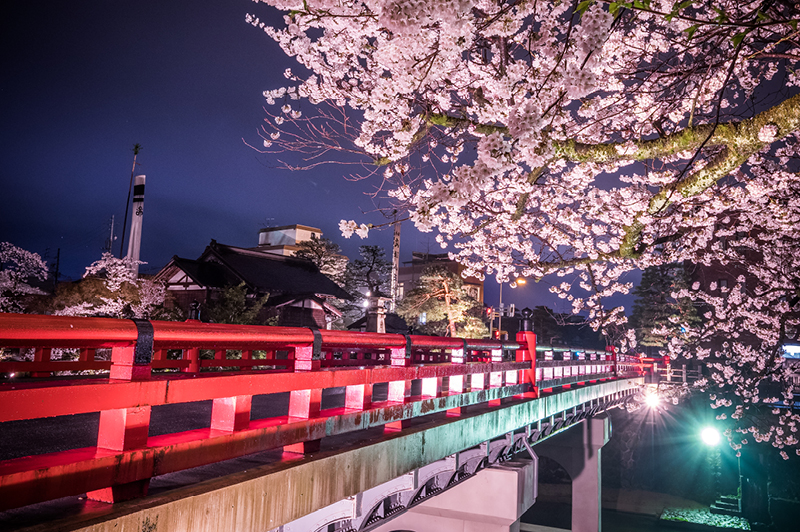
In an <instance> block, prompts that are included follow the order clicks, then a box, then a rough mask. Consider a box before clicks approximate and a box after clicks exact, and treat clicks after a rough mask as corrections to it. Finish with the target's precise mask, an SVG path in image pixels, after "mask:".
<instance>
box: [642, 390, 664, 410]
mask: <svg viewBox="0 0 800 532" xmlns="http://www.w3.org/2000/svg"><path fill="white" fill-rule="evenodd" d="M660 402H661V399H659V398H658V394H655V393H649V394H647V395H646V396H645V397H644V403H645V404H646V405H647V406H648V407H650V408H658V404H659V403H660Z"/></svg>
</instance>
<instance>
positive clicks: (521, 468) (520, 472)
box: [375, 459, 538, 532]
mask: <svg viewBox="0 0 800 532" xmlns="http://www.w3.org/2000/svg"><path fill="white" fill-rule="evenodd" d="M537 473H538V468H537V461H533V460H529V459H514V460H510V461H508V462H504V463H502V464H496V465H493V466H491V467H489V468H487V469H484V470H483V471H480V472H479V473H478V474H477V475H475V476H474V477H472V478H470V479H468V480H465V481H464V482H462V483H461V484H459V485H457V486H454V487H452V488H450V489H449V490H447V491H445V492H443V493H440V494H438V495H434V496H433V497H431V498H430V499H427V500H426V501H424V502H422V503H420V504H418V505H416V506H414V507H413V508H411V509H410V510H408V511H407V512H405V513H404V514H402V515H400V516H398V517H396V518H394V519H392V520H391V521H390V522H388V523H386V524H385V525H383V526H380V527H378V528H376V529H375V532H390V531H394V530H414V531H428V530H436V532H451V531H452V532H517V531H519V530H520V528H519V519H520V517H521V516H522V514H524V513H525V512H526V511H527V510H528V508H530V507H531V506H533V503H534V502H536V489H537Z"/></svg>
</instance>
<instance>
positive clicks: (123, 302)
mask: <svg viewBox="0 0 800 532" xmlns="http://www.w3.org/2000/svg"><path fill="white" fill-rule="evenodd" d="M135 263H136V262H135V261H133V260H132V259H129V258H122V259H118V258H116V257H115V256H114V255H112V254H111V253H103V256H102V257H101V258H100V260H97V261H95V262H94V263H92V264H91V265H90V266H88V267H87V268H86V272H85V273H84V275H83V277H84V281H82V282H89V283H91V284H92V285H96V286H92V288H91V289H88V290H81V291H80V294H79V299H80V301H73V300H72V299H73V298H71V297H69V294H67V295H65V294H61V298H58V297H57V300H56V301H55V302H54V306H55V307H56V310H55V314H57V315H60V316H106V317H112V318H155V317H156V314H157V313H158V312H159V311H160V310H161V309H162V307H163V304H164V300H165V298H166V290H165V288H164V286H163V285H162V284H160V283H157V282H154V281H152V280H151V279H142V278H139V276H138V275H137V274H136V273H135V272H134V271H133V268H132V265H134V264H135ZM138 263H139V264H144V263H142V262H138ZM58 299H63V300H64V301H63V302H62V301H59V300H58Z"/></svg>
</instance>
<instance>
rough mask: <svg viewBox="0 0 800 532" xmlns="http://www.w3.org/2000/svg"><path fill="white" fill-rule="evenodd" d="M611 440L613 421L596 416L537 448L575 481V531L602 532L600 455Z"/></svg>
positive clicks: (573, 508)
mask: <svg viewBox="0 0 800 532" xmlns="http://www.w3.org/2000/svg"><path fill="white" fill-rule="evenodd" d="M610 438H611V420H610V419H609V418H608V416H606V415H599V416H595V417H593V418H591V419H587V420H585V421H582V422H581V423H579V424H577V425H576V426H574V427H572V428H570V429H569V430H567V431H565V432H563V433H561V434H559V435H557V436H555V437H553V438H550V439H548V440H545V441H543V442H541V443H539V444H537V445H536V452H537V454H539V455H540V456H547V457H548V458H552V459H553V460H555V461H556V462H558V463H559V464H561V466H562V467H563V468H564V469H566V471H567V473H569V476H570V477H571V478H572V532H600V531H601V518H600V513H601V510H602V499H601V492H600V482H601V476H600V452H601V450H602V447H603V446H604V445H605V444H606V443H608V440H609V439H610Z"/></svg>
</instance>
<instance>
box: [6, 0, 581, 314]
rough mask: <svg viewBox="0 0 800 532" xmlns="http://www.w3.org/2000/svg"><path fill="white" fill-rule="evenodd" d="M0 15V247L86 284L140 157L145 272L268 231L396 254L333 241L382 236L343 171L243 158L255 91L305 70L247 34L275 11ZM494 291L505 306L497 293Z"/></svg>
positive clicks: (39, 9)
mask: <svg viewBox="0 0 800 532" xmlns="http://www.w3.org/2000/svg"><path fill="white" fill-rule="evenodd" d="M3 11H4V13H3V17H2V22H0V24H2V27H1V30H0V41H1V42H2V51H0V54H2V78H0V94H1V97H0V116H2V139H1V140H0V161H1V162H2V164H0V184H1V185H2V187H0V194H1V195H0V197H2V202H1V203H0V205H1V206H2V208H0V241H9V242H11V243H12V244H14V245H17V246H20V247H22V248H24V249H27V250H29V251H33V252H37V253H39V254H41V255H42V257H44V258H45V260H47V261H48V262H54V260H55V256H56V251H57V250H58V249H60V250H61V273H62V275H64V276H65V277H66V278H73V279H74V278H78V277H79V276H80V275H81V274H82V273H83V271H84V268H85V267H86V266H88V265H89V264H90V263H91V262H93V261H95V260H97V259H98V258H100V255H101V253H102V248H103V246H104V243H105V241H106V240H107V239H108V236H109V233H110V221H111V217H112V215H113V216H115V219H116V230H115V233H116V236H117V237H120V236H121V226H120V221H121V220H122V218H123V215H124V212H125V201H126V198H127V194H128V184H129V180H130V172H131V165H132V162H133V152H132V147H133V145H134V144H135V143H139V144H141V145H142V146H143V150H142V152H141V153H140V155H139V157H138V162H139V163H140V165H139V166H138V168H137V172H136V173H137V174H138V173H142V174H146V175H147V188H146V194H145V215H144V220H143V237H142V260H144V261H146V262H147V263H148V264H147V265H145V266H143V267H142V268H141V271H142V272H145V273H155V272H156V271H158V270H159V269H160V268H161V267H162V266H164V265H165V264H166V263H167V262H168V261H169V259H170V258H171V257H172V256H173V255H178V256H181V257H187V258H196V257H197V256H199V255H200V253H201V252H202V251H203V249H204V248H205V246H206V245H207V244H208V243H209V241H210V240H211V239H212V238H213V239H216V240H217V241H218V242H221V243H224V244H230V245H235V246H242V247H251V246H255V245H256V244H257V242H258V231H259V229H260V228H262V227H266V226H278V225H289V224H294V223H300V224H304V225H310V226H314V227H319V228H320V229H322V231H323V233H324V234H325V236H327V237H328V238H331V239H332V240H334V241H335V242H337V243H338V244H339V245H340V246H342V248H343V250H344V252H345V253H346V254H347V255H348V256H350V257H351V258H352V257H355V256H356V255H357V247H358V246H359V245H361V244H375V245H380V246H383V247H384V248H385V249H386V250H387V254H389V255H390V254H391V232H390V231H388V230H386V231H382V232H377V233H376V232H372V233H371V234H370V237H369V239H368V240H360V239H358V238H357V237H355V236H354V237H353V238H351V239H350V240H346V239H344V238H343V237H342V236H341V234H340V233H339V231H338V228H337V227H338V223H339V220H341V219H343V218H344V219H355V220H357V221H358V222H359V223H361V222H372V223H376V224H377V223H381V222H383V221H385V220H384V219H383V218H382V216H381V215H380V214H377V213H374V212H372V211H374V204H373V201H372V199H371V198H370V197H368V196H367V195H366V194H365V193H366V192H369V191H370V190H372V185H371V184H370V183H369V182H364V181H361V182H350V181H347V180H345V179H344V178H343V176H344V175H347V174H349V173H350V168H347V167H343V166H335V165H328V166H323V167H321V168H317V169H314V170H309V171H298V172H291V171H288V170H284V169H281V168H279V167H278V166H279V163H278V162H277V160H276V159H275V157H274V156H272V157H266V156H264V155H261V154H259V153H257V152H256V151H254V150H253V149H252V148H250V147H248V146H247V145H245V141H247V142H250V143H251V144H253V145H256V146H258V145H260V143H261V140H260V138H259V137H258V136H257V134H256V132H257V129H258V127H259V125H260V123H261V121H262V120H263V118H264V111H263V106H264V99H263V97H262V92H263V91H264V90H266V89H274V88H277V87H280V86H282V85H284V84H285V83H286V80H285V78H284V77H283V72H284V70H285V69H286V68H287V67H290V66H291V67H293V68H294V70H295V72H300V71H301V70H300V68H298V67H297V64H296V63H295V62H294V60H292V59H289V58H287V57H286V56H285V55H284V54H283V52H282V51H281V50H280V48H279V47H278V45H277V44H276V43H275V42H273V41H272V40H271V39H269V38H268V37H267V36H266V35H265V34H264V33H263V31H261V30H258V29H255V28H253V27H251V26H250V25H249V24H247V23H246V22H245V15H246V14H247V13H248V12H251V13H255V14H256V15H257V16H259V17H260V18H261V20H265V21H269V20H276V19H275V17H276V16H281V15H278V14H277V12H276V11H274V10H272V8H270V7H268V6H264V5H261V4H255V3H253V2H252V1H249V0H228V1H225V2H220V1H218V0H217V1H212V0H195V1H193V2H176V1H174V0H158V1H156V0H137V1H132V0H117V1H113V2H110V1H108V0H102V1H101V0H82V1H80V2H63V1H61V2H53V1H43V2H31V1H30V0H7V1H6V2H5V3H4V10H3ZM277 20H280V19H277ZM303 105H304V106H307V105H308V103H307V102H304V103H303ZM362 212H365V213H367V214H366V215H362ZM433 236H434V235H433V234H422V233H419V232H417V231H416V230H415V229H414V228H413V227H412V225H411V224H410V223H405V224H403V234H402V241H401V260H410V258H411V252H412V251H430V252H433V253H438V252H441V250H440V248H439V247H438V245H437V244H436V243H435V241H434V239H433ZM126 248H127V245H126ZM113 251H114V253H118V252H119V241H117V242H116V243H115V245H114V248H113ZM548 286H549V283H547V282H542V283H538V284H529V285H528V286H526V287H524V288H518V289H516V290H510V289H506V290H504V294H503V295H504V300H505V301H506V302H515V303H516V304H517V305H523V306H524V305H529V306H533V305H538V304H547V305H551V306H552V304H553V298H552V296H551V295H550V294H549V293H547V287H548ZM486 290H487V296H486V298H487V303H490V302H494V303H495V304H496V301H497V284H496V282H494V280H493V279H491V280H488V279H487V283H486ZM562 309H563V310H566V307H562Z"/></svg>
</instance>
